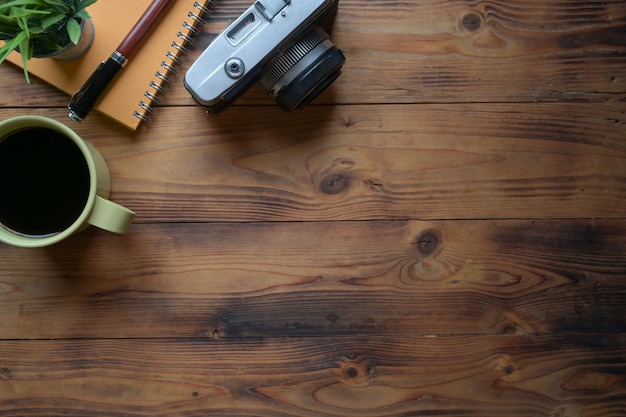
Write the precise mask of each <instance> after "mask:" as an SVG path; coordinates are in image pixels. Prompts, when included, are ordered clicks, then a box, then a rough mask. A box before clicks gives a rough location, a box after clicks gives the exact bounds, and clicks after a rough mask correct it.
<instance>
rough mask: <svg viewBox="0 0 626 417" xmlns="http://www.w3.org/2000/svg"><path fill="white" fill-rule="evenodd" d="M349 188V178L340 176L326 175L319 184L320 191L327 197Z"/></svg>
mask: <svg viewBox="0 0 626 417" xmlns="http://www.w3.org/2000/svg"><path fill="white" fill-rule="evenodd" d="M349 186H350V177H347V176H345V175H342V174H331V175H327V176H325V177H324V178H323V179H322V182H321V183H320V191H321V192H322V193H324V194H327V195H334V194H339V193H341V192H343V191H345V190H346V189H347V188H348V187H349Z"/></svg>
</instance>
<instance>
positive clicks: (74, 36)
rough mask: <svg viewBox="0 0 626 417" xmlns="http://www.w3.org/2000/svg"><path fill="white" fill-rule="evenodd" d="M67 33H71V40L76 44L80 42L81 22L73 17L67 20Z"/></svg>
mask: <svg viewBox="0 0 626 417" xmlns="http://www.w3.org/2000/svg"><path fill="white" fill-rule="evenodd" d="M66 26H67V33H68V35H70V40H71V41H72V43H73V44H74V45H76V44H77V43H78V41H79V40H80V32H81V29H80V23H78V21H77V20H76V19H74V18H71V19H69V20H68V21H67V25H66Z"/></svg>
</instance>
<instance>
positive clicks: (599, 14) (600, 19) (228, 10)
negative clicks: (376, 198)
mask: <svg viewBox="0 0 626 417" xmlns="http://www.w3.org/2000/svg"><path fill="white" fill-rule="evenodd" d="M250 3H251V2H250V1H233V2H228V1H218V2H217V7H216V9H215V10H216V13H214V15H213V17H211V18H210V19H209V20H208V22H207V24H206V25H205V27H204V30H205V35H204V36H202V37H200V38H198V42H197V43H196V44H195V45H194V47H193V48H192V49H191V52H190V55H189V56H188V57H187V58H186V60H185V62H184V64H183V65H182V66H181V67H180V68H179V70H180V72H179V75H178V76H176V77H174V83H175V87H176V88H170V89H169V90H170V91H169V92H168V94H166V95H165V96H164V98H165V104H166V105H193V101H192V99H191V98H190V96H189V94H188V93H187V92H186V90H185V89H184V88H182V74H184V72H185V71H186V69H187V68H188V67H189V65H190V64H191V62H192V61H193V60H194V59H195V58H197V56H198V55H199V54H200V52H201V51H202V50H203V49H204V48H205V47H206V46H207V45H208V44H209V42H210V41H211V40H212V39H213V38H214V36H215V34H216V33H217V32H218V31H219V30H221V29H223V28H224V27H225V26H226V24H227V22H228V20H229V19H234V18H236V17H237V16H238V15H239V14H240V13H241V12H243V11H244V10H245V9H246V8H247V7H249V5H250ZM625 18H626V5H625V4H624V2H623V1H622V0H611V1H587V0H567V1H559V2H545V1H532V2H528V1H525V0H497V1H490V2H466V1H459V0H447V1H431V2H425V1H405V2H395V1H393V2H390V1H367V0H341V2H340V6H339V11H338V13H337V16H336V18H335V23H334V25H333V31H332V39H333V41H334V42H335V43H336V44H337V45H338V46H339V47H340V48H341V49H342V50H344V52H345V54H346V57H347V63H346V66H345V69H344V74H343V75H342V76H341V77H340V79H339V80H338V81H337V82H336V83H335V84H334V85H333V87H332V88H331V89H330V90H329V91H327V93H325V94H324V95H323V96H322V97H320V100H319V101H318V102H320V103H342V104H351V103H433V102H437V103H451V102H454V103H458V102H465V103H476V102H483V103H484V102H497V103H499V102H536V101H592V102H602V101H606V100H615V99H617V100H624V98H625V97H626V89H625V88H624V85H625V83H626V24H625V23H624V21H625V20H624V19H625ZM96 30H97V29H96ZM105 58H106V57H103V59H105ZM4 66H7V67H9V65H8V64H5V65H3V67H4ZM3 77H7V78H5V79H6V80H7V82H6V83H5V84H3V94H2V97H0V107H6V106H8V105H10V103H15V100H17V103H19V104H20V105H36V106H45V107H47V106H50V105H56V106H66V105H67V101H68V97H67V96H66V95H64V94H61V93H55V92H53V91H52V90H51V89H49V88H47V86H45V85H44V84H42V83H41V82H39V81H35V83H34V85H32V86H29V88H28V89H26V88H24V86H25V83H24V80H23V78H24V76H23V74H22V72H21V70H20V69H18V68H13V67H9V69H7V70H6V73H5V72H3ZM239 103H240V104H264V105H273V104H272V101H271V99H270V98H268V97H266V96H265V95H264V93H263V92H262V91H261V89H260V88H252V89H251V90H250V92H249V93H248V94H246V96H245V97H244V98H243V99H242V100H241V101H240V102H239Z"/></svg>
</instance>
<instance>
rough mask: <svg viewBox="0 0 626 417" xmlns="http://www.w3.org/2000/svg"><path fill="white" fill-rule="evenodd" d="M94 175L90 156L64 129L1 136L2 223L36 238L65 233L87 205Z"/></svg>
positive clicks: (0, 206) (0, 184) (31, 130)
mask: <svg viewBox="0 0 626 417" xmlns="http://www.w3.org/2000/svg"><path fill="white" fill-rule="evenodd" d="M89 178H90V177H89V169H88V167H87V162H86V161H85V157H84V156H83V154H82V152H81V151H80V149H79V148H78V146H76V144H75V143H74V142H72V140H71V139H69V138H67V137H66V136H65V135H63V134H62V133H59V132H57V131H55V130H52V129H47V128H42V127H33V128H25V129H22V130H19V131H16V132H13V133H10V134H9V135H7V136H5V137H4V138H2V139H0V223H1V224H2V225H3V226H5V227H6V228H8V229H11V230H13V231H14V232H17V233H20V234H23V235H27V236H33V237H42V236H45V235H51V234H55V233H59V232H61V231H63V230H64V229H66V228H67V227H69V226H70V225H71V224H72V223H74V221H75V220H76V219H77V218H78V217H79V216H80V214H81V212H82V211H83V209H84V208H85V204H86V202H87V198H88V197H89Z"/></svg>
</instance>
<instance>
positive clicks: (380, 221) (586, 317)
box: [0, 0, 626, 417]
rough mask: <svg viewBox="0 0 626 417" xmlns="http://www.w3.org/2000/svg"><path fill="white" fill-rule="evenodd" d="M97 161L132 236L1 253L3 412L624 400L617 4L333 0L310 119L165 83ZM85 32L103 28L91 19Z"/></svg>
mask: <svg viewBox="0 0 626 417" xmlns="http://www.w3.org/2000/svg"><path fill="white" fill-rule="evenodd" d="M250 3H251V1H250V0H233V1H226V0H218V1H217V7H216V9H215V13H214V14H213V16H212V17H211V18H210V19H209V20H208V22H207V24H206V25H205V26H204V33H202V34H201V36H199V37H198V39H197V42H196V43H195V44H194V45H193V46H191V49H190V55H189V56H188V57H187V58H186V60H185V61H184V63H183V64H182V65H181V66H180V67H179V72H178V74H177V75H174V76H173V80H174V82H173V84H172V85H171V86H170V87H169V89H168V93H167V94H166V95H165V96H163V99H164V101H163V103H162V105H161V106H160V107H159V108H157V109H156V110H155V113H154V115H153V118H154V121H153V122H152V123H150V124H144V125H142V126H141V127H140V129H139V130H138V131H136V132H130V131H128V130H125V129H124V128H122V127H120V126H118V125H117V124H115V123H114V122H113V121H111V120H109V119H107V118H106V117H104V116H102V115H101V114H97V113H94V114H91V115H90V117H89V118H88V119H87V120H86V121H85V122H83V123H82V124H80V125H79V124H75V123H73V122H71V121H70V120H69V119H68V118H67V117H66V105H67V102H68V97H67V96H66V95H65V94H62V93H60V92H58V91H56V90H54V89H53V88H50V87H49V86H47V85H46V84H45V83H43V82H41V81H40V80H34V82H33V84H32V85H30V86H26V85H25V84H24V81H23V74H22V72H21V70H20V69H17V68H14V67H12V66H10V65H8V64H5V65H0V80H1V81H0V83H1V84H2V85H1V88H2V92H1V94H0V119H5V118H8V117H12V116H17V115H24V114H39V115H45V116H48V117H52V118H54V119H57V120H59V121H62V122H64V123H66V124H67V125H68V126H70V127H72V128H73V129H75V130H76V131H77V132H78V134H79V135H81V136H82V137H83V138H85V139H86V140H88V141H89V142H91V143H92V144H94V145H95V146H96V147H97V148H98V149H99V150H100V151H101V152H102V154H103V155H104V157H105V159H106V160H107V162H108V165H109V168H110V170H111V174H112V180H113V184H112V188H113V193H112V199H113V200H114V201H116V202H119V203H121V204H124V205H126V206H128V207H130V208H131V209H133V210H135V211H136V212H137V217H136V221H135V223H134V224H133V225H132V226H131V229H130V230H129V233H128V234H127V235H125V236H117V235H112V234H109V233H106V232H104V231H101V230H97V229H95V228H90V229H88V230H86V231H84V232H82V233H80V234H78V235H76V236H73V237H71V238H69V239H67V240H66V241H64V242H62V243H60V244H58V245H56V246H53V247H50V248H45V249H36V250H26V249H20V248H13V247H9V246H6V245H0V415H2V416H7V417H44V416H45V417H69V416H72V417H139V416H141V417H143V416H160V417H179V416H186V417H206V416H216V417H217V416H220V417H221V416H239V417H252V416H255V417H257V416H267V417H270V416H271V417H317V416H319V417H322V416H324V417H328V416H333V417H352V416H359V417H417V416H449V417H453V416H454V417H459V416H461V417H470V416H471V417H475V416H480V417H483V416H484V417H491V416H493V417H501V416H512V417H623V416H624V415H625V413H624V410H625V409H626V382H625V381H626V379H625V378H624V375H626V369H625V367H624V364H625V360H624V358H625V356H626V339H625V336H624V335H625V328H626V314H625V313H626V310H625V309H624V306H625V305H626V285H625V282H626V281H625V280H626V163H625V162H626V107H625V103H626V23H625V22H626V2H624V1H623V0H608V1H595V0H591V1H588V0H560V1H541V0H530V1H527V0H493V1H465V0H441V1H417V0H412V1H402V2H398V1H389V0H376V1H371V0H341V1H340V7H339V11H338V13H337V16H336V18H335V22H334V25H333V30H332V39H333V41H334V42H335V43H336V44H337V45H338V46H339V47H340V48H341V49H343V51H344V53H345V54H346V57H347V64H346V66H345V67H344V73H343V75H342V76H341V78H340V79H339V80H338V81H337V82H336V83H334V84H333V85H332V87H331V88H329V89H328V90H327V91H326V92H325V93H324V94H323V95H322V96H320V97H319V99H318V100H317V101H316V102H315V103H314V104H313V105H311V106H310V107H308V108H307V109H306V110H305V111H302V112H297V113H291V114H287V113H284V112H282V111H280V110H279V109H278V108H277V106H275V105H274V104H273V103H272V101H271V100H270V99H269V98H268V97H266V96H265V95H264V94H263V93H262V92H261V91H260V89H258V88H256V87H255V88H252V89H251V90H250V91H248V92H247V93H246V94H245V95H244V97H242V99H241V100H240V101H238V103H237V105H235V106H234V107H233V108H231V109H228V110H227V111H226V112H225V113H223V114H222V115H220V116H219V117H208V116H206V115H205V114H204V112H203V110H202V109H200V108H199V107H198V106H196V105H195V103H194V102H193V101H192V99H191V98H190V96H189V94H188V92H187V91H186V90H185V89H184V87H183V86H182V77H183V75H184V73H185V70H186V69H187V68H188V67H189V65H190V64H191V62H193V60H194V59H195V58H196V57H197V56H199V54H200V53H201V52H202V50H203V49H204V48H205V47H206V46H207V45H208V44H209V43H210V42H211V40H212V39H213V38H214V37H215V35H216V34H217V33H218V32H219V31H220V30H221V29H223V28H224V27H225V26H226V25H227V23H228V21H230V20H232V19H234V18H236V17H237V16H238V15H239V14H240V13H241V12H242V11H243V10H245V9H246V8H247V7H248V6H249V5H250ZM96 30H97V28H96Z"/></svg>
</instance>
